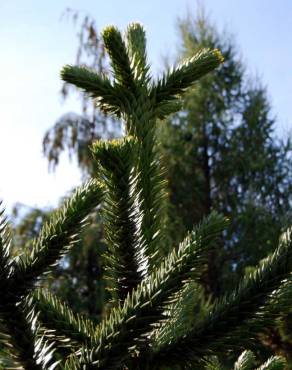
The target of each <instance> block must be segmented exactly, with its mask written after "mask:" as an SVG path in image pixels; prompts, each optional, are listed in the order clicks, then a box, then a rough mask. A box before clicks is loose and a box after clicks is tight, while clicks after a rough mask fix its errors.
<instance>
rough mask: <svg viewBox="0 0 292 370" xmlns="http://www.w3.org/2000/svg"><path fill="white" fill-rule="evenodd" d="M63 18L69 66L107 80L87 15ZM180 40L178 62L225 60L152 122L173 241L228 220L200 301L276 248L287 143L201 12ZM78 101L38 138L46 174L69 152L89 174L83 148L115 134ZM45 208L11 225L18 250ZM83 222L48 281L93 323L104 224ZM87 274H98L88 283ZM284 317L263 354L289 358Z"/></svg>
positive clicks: (186, 23) (261, 91) (287, 179)
mask: <svg viewBox="0 0 292 370" xmlns="http://www.w3.org/2000/svg"><path fill="white" fill-rule="evenodd" d="M66 15H67V16H68V17H69V18H70V19H73V21H74V22H75V24H76V27H77V28H78V35H77V36H78V47H77V56H76V61H75V63H76V64H77V65H86V66H88V67H91V68H95V69H97V70H98V71H99V72H100V73H104V74H107V72H108V68H109V67H108V61H107V59H106V57H105V53H104V47H103V45H102V42H101V41H100V40H99V38H98V36H97V35H98V34H99V33H98V30H97V26H96V23H95V21H94V19H93V18H92V17H91V16H89V15H85V16H84V15H82V14H81V13H78V12H74V11H72V10H68V11H66ZM179 35H180V50H178V52H177V60H179V59H181V58H183V57H185V56H189V55H192V54H194V52H195V51H196V50H198V49H200V48H202V47H208V48H218V49H220V50H221V51H222V54H223V55H224V58H225V63H224V65H223V66H222V68H219V69H218V70H216V71H215V72H213V73H212V74H210V75H208V76H206V77H204V78H203V79H201V80H200V81H199V82H198V83H197V85H196V87H195V88H194V89H192V90H191V91H190V92H189V93H188V95H187V97H186V99H185V101H184V102H183V109H182V110H181V112H180V113H179V114H176V115H174V116H171V117H169V118H168V119H167V120H165V121H163V122H161V125H160V129H159V135H160V138H161V140H162V142H163V145H162V148H161V150H162V152H163V157H164V161H165V167H166V168H167V177H168V186H169V200H170V207H169V225H168V226H169V233H170V237H171V240H172V241H173V243H177V241H179V240H181V238H182V236H183V235H184V234H185V232H186V230H189V229H191V227H192V225H194V224H196V223H198V222H199V221H200V220H201V219H202V217H203V216H204V215H207V214H209V213H210V212H211V210H212V209H216V210H218V211H219V212H221V213H223V214H224V215H227V216H228V217H230V219H231V221H232V224H231V227H230V228H229V229H228V233H227V234H226V235H224V238H223V239H222V245H221V249H218V250H216V251H214V252H212V254H210V256H209V266H208V269H207V271H206V273H205V275H204V278H203V279H202V286H203V288H204V291H205V295H206V297H207V298H210V299H211V300H214V299H215V298H216V297H219V296H220V295H221V293H222V292H223V291H224V290H225V289H228V288H231V287H232V286H234V284H235V283H236V282H237V279H238V277H239V275H240V274H241V273H242V272H244V271H249V270H250V269H252V268H253V266H255V265H256V263H257V262H259V261H260V260H261V259H263V258H264V257H265V256H266V255H267V254H268V253H269V252H270V251H272V250H273V249H274V248H275V246H276V242H277V240H278V237H279V234H280V231H281V230H282V228H283V227H284V226H286V225H287V224H288V220H289V218H290V215H291V209H290V205H291V195H290V194H291V187H292V173H291V168H292V167H291V164H292V163H291V143H290V140H289V139H287V140H283V139H279V138H278V137H277V135H275V132H274V131H275V123H276V122H275V119H274V117H272V114H271V108H270V104H269V99H268V97H267V91H266V89H265V87H264V86H263V85H262V83H261V82H260V81H259V79H257V78H254V77H252V76H250V75H249V74H248V72H247V69H246V67H245V65H244V64H243V62H242V57H241V55H240V53H239V52H238V46H237V45H236V43H235V41H234V39H233V38H232V37H231V36H230V35H228V34H227V33H226V32H224V33H223V32H219V31H218V30H217V29H216V27H215V26H214V25H213V24H212V23H211V22H210V21H209V19H208V18H207V17H206V16H205V15H204V12H202V11H201V12H199V14H198V15H197V16H195V17H192V16H188V17H186V18H185V19H181V20H179ZM73 93H76V91H74V90H73V88H72V87H71V86H70V87H69V86H68V85H66V84H64V85H63V86H62V89H61V95H62V97H63V98H64V100H66V99H67V98H68V97H69V96H71V94H73ZM79 98H80V102H81V113H75V112H74V113H72V112H70V113H67V114H65V115H64V116H62V117H60V118H59V119H58V121H57V122H56V123H55V125H54V126H53V127H52V128H50V129H49V130H48V131H47V132H46V133H45V135H44V139H43V153H44V155H45V156H46V158H47V159H48V163H49V165H50V167H51V168H52V169H55V168H56V167H57V165H58V163H59V160H60V156H61V154H62V153H63V152H67V153H68V154H69V156H76V158H77V160H78V165H79V167H80V170H81V172H82V174H83V177H87V176H88V175H89V174H91V173H92V171H93V161H92V158H91V154H90V152H89V150H88V147H89V146H90V145H91V144H92V142H93V141H95V140H96V139H99V138H101V137H102V138H111V137H117V136H121V135H122V131H121V125H120V123H119V122H118V121H113V120H112V119H109V118H108V117H107V116H105V115H102V114H101V113H100V112H98V111H97V110H96V109H95V106H94V104H92V101H91V100H90V99H87V98H86V97H84V96H82V95H80V96H79ZM48 212H49V211H46V210H31V211H28V212H26V215H25V217H23V218H22V219H21V220H20V221H19V222H17V224H16V231H17V238H16V240H15V245H16V247H17V248H21V247H22V246H23V244H24V243H26V242H27V240H29V239H30V238H31V236H32V234H33V233H34V232H36V231H38V228H39V225H40V224H41V222H40V221H41V220H43V218H46V217H47V214H48ZM91 217H92V218H93V219H94V220H95V222H94V223H93V224H91V226H90V228H89V229H86V230H85V231H84V233H83V237H82V241H81V242H80V244H79V248H75V249H74V251H73V252H71V253H70V254H69V255H68V257H66V259H65V260H64V261H63V263H62V264H61V265H60V267H59V268H58V270H57V272H56V273H55V275H54V277H53V279H50V280H49V281H48V284H50V285H51V286H52V287H53V288H54V290H55V292H56V293H57V294H58V295H59V296H60V297H61V298H62V299H63V300H65V301H67V302H68V303H69V305H70V306H71V307H72V308H73V309H75V310H76V311H78V312H84V313H87V314H89V315H90V316H91V318H93V319H94V320H96V321H99V319H100V317H101V316H102V315H103V314H104V312H102V311H101V307H102V302H104V301H107V302H110V294H109V293H108V292H107V291H106V286H105V282H104V280H103V262H102V258H100V257H98V256H100V255H102V254H103V252H105V244H104V241H103V238H104V232H103V226H102V222H101V220H100V218H98V216H97V214H96V213H95V212H93V214H92V215H91ZM233 220H234V221H233ZM93 277H95V280H96V277H98V282H97V283H96V284H95V283H93V281H94V279H93ZM291 321H292V320H291V318H290V317H289V315H288V316H287V317H286V318H285V325H283V324H282V326H281V328H280V329H277V328H275V332H273V333H269V335H268V336H267V337H266V338H263V339H262V342H263V343H264V344H265V345H267V346H268V348H269V351H272V352H281V353H284V354H285V355H286V356H289V353H292V341H291V339H292V338H291V335H290V334H289V333H291V332H292V331H290V330H289V327H291V326H292V324H291Z"/></svg>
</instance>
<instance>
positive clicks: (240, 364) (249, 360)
mask: <svg viewBox="0 0 292 370" xmlns="http://www.w3.org/2000/svg"><path fill="white" fill-rule="evenodd" d="M256 364H257V361H256V356H255V355H254V353H253V352H251V351H244V352H242V354H241V355H240V356H239V357H238V359H237V361H236V362H235V364H234V367H233V369H234V370H284V369H285V366H286V361H285V359H284V358H283V357H280V356H272V357H270V358H269V359H268V360H267V361H266V362H265V363H263V364H262V365H261V366H260V367H257V366H256ZM222 369H223V367H222V365H221V364H220V361H219V360H218V358H217V357H212V358H208V359H207V360H206V365H205V370H222Z"/></svg>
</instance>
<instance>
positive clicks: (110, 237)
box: [92, 137, 147, 301]
mask: <svg viewBox="0 0 292 370" xmlns="http://www.w3.org/2000/svg"><path fill="white" fill-rule="evenodd" d="M92 151H93V156H94V158H95V159H96V160H97V162H98V164H99V171H100V175H101V177H102V178H103V181H104V182H105V184H106V187H107V190H108V192H107V196H106V198H105V203H104V207H103V209H104V220H105V231H106V239H107V242H108V246H109V249H108V253H107V255H106V257H107V261H108V263H107V269H108V270H109V271H108V279H110V280H111V284H110V286H111V287H112V290H113V291H114V296H115V298H117V300H121V301H124V300H125V298H126V297H127V295H128V293H130V292H131V291H132V290H133V289H134V288H136V286H137V285H138V284H139V283H140V282H141V280H142V277H143V270H145V268H144V269H143V270H142V268H141V266H143V264H144V265H145V266H147V260H146V259H145V258H144V256H143V246H142V245H141V242H142V241H141V238H140V236H139V222H140V220H139V212H138V207H139V204H137V202H138V199H137V196H136V195H135V185H136V184H135V182H136V175H135V172H134V163H135V157H136V154H137V150H136V142H135V140H133V138H131V137H129V138H125V139H121V140H114V141H110V142H108V141H98V142H96V143H95V144H94V145H93V149H92ZM139 267H140V270H139Z"/></svg>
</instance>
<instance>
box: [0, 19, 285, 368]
mask: <svg viewBox="0 0 292 370" xmlns="http://www.w3.org/2000/svg"><path fill="white" fill-rule="evenodd" d="M103 39H104V44H105V46H106V49H107V51H108V54H109V56H110V58H111V64H112V72H113V79H112V81H111V80H109V79H105V78H104V77H103V76H99V75H97V74H95V72H90V71H87V70H85V69H82V68H81V69H80V68H75V67H68V66H67V67H65V68H64V70H63V71H62V78H63V79H64V80H65V81H67V82H70V83H73V84H75V85H76V86H78V87H81V88H82V89H84V90H85V91H86V92H87V93H89V94H90V95H91V96H93V97H94V98H95V99H97V101H99V102H101V108H105V107H107V109H108V111H110V112H112V113H114V114H116V115H118V116H119V117H122V119H123V121H124V125H125V133H126V137H125V138H122V139H120V140H116V141H112V142H104V141H99V142H97V143H95V144H94V145H93V148H92V152H93V155H94V158H95V160H96V161H97V164H98V165H97V171H96V172H97V176H99V181H97V180H91V181H90V182H89V183H87V184H86V185H85V186H84V187H81V188H80V189H78V190H77V191H76V192H75V194H74V195H73V196H72V198H71V199H70V200H68V201H66V202H65V204H64V206H63V207H62V208H61V209H60V210H59V211H57V212H56V213H55V214H53V216H52V220H51V221H50V222H48V223H47V225H46V226H44V228H43V229H42V230H41V232H40V235H39V237H37V238H36V239H35V240H34V241H33V243H32V246H31V249H28V250H27V251H25V252H24V254H23V255H22V256H20V257H19V258H18V260H13V259H12V258H11V257H10V256H9V253H8V247H7V245H8V244H7V240H6V239H5V238H1V239H0V264H1V267H3V273H2V275H1V276H0V278H1V285H0V286H1V290H2V292H1V293H3V294H2V297H1V298H3V299H2V300H1V304H0V324H1V329H0V330H1V332H2V333H3V334H4V336H5V335H6V336H5V343H6V344H7V345H8V346H10V348H11V349H12V353H13V354H15V355H16V358H17V361H18V362H19V364H20V365H21V366H22V367H23V368H24V369H29V370H31V369H52V368H53V367H57V368H58V369H67V370H69V369H70V370H72V369H73V370H74V369H76V370H77V369H80V370H81V369H82V370H85V369H104V370H106V369H107V370H109V369H162V368H165V367H166V366H169V368H178V369H180V368H189V367H190V366H200V365H202V361H204V359H205V358H206V356H208V355H212V356H216V355H219V354H220V352H221V351H222V349H224V350H225V351H229V352H232V351H233V352H234V351H237V350H238V348H240V347H241V346H242V343H244V344H246V343H247V342H246V341H247V340H248V339H251V338H253V336H254V335H255V334H257V333H259V332H261V331H262V330H264V328H265V326H266V325H268V324H270V322H271V317H272V315H275V314H276V313H277V312H278V310H279V308H280V307H279V305H281V309H283V306H286V305H288V304H289V303H291V298H290V299H289V291H290V286H291V284H290V280H289V278H290V274H291V271H292V240H291V231H290V230H288V231H287V232H286V234H284V235H283V237H282V238H281V240H280V243H279V247H278V248H277V249H276V250H275V252H274V253H273V254H272V255H270V256H269V257H267V259H266V260H265V261H264V262H263V263H262V264H261V265H260V266H259V267H258V268H257V270H256V271H255V272H254V273H253V274H251V275H249V276H246V277H245V278H244V279H243V280H242V283H241V284H240V285H239V286H238V288H237V289H235V290H234V291H232V292H231V293H228V294H226V296H225V297H223V298H220V299H219V300H218V301H217V302H215V304H213V305H211V306H210V307H208V309H207V310H206V312H201V311H200V309H199V308H198V307H199V306H200V305H199V304H198V302H199V299H200V298H199V292H200V281H201V278H202V275H203V273H204V271H205V269H206V265H207V261H208V259H209V256H210V251H212V250H214V248H216V247H217V246H218V244H219V242H218V241H219V240H220V241H221V240H222V233H223V231H224V229H225V228H226V226H227V223H228V220H227V219H226V218H225V217H223V216H220V215H219V214H217V213H216V212H215V211H214V212H211V213H210V214H209V216H208V217H206V218H205V219H204V220H203V221H202V222H201V223H200V224H198V225H197V226H196V227H195V228H194V229H193V231H192V232H190V233H188V234H187V236H186V237H185V238H184V240H183V241H182V242H181V243H180V245H179V246H178V247H175V246H174V247H173V248H172V249H171V250H168V249H167V247H166V239H165V238H164V235H163V233H162V230H163V228H164V223H165V219H164V215H163V207H164V206H163V204H164V202H165V188H164V186H165V185H164V183H163V169H162V168H161V164H160V157H159V149H158V143H157V140H156V129H157V121H158V120H159V118H161V115H162V111H163V112H164V113H166V112H169V111H171V109H172V108H174V105H172V103H173V102H179V99H180V97H181V96H182V95H183V94H184V93H185V91H186V89H187V88H188V87H190V86H193V84H194V82H195V81H196V80H197V79H198V78H200V77H202V76H203V75H205V74H206V73H208V72H210V71H212V70H213V69H214V68H216V67H218V66H219V65H220V63H222V61H223V60H222V56H221V54H220V52H219V51H218V50H213V51H212V50H204V51H202V52H199V53H198V54H197V55H195V56H194V57H192V58H191V59H190V60H186V61H185V62H184V63H183V64H182V65H180V66H178V67H176V68H174V69H173V70H172V71H171V72H168V73H166V74H165V75H164V76H163V77H162V79H159V80H158V81H157V82H154V81H151V80H150V75H149V67H148V64H147V58H146V44H145V33H144V30H143V28H142V27H141V26H140V25H138V24H132V25H130V26H129V27H128V29H127V32H126V36H125V40H124V39H123V37H122V35H121V33H120V32H119V30H118V29H116V28H115V27H107V28H106V29H105V31H104V32H103ZM169 104H171V106H170V105H169ZM161 107H162V110H161ZM165 107H168V108H165ZM170 107H171V109H170ZM102 200H103V202H102V203H101V208H102V209H103V212H102V214H103V221H104V224H105V229H106V240H107V244H108V253H107V267H108V275H109V277H110V278H111V279H112V280H113V281H114V284H113V287H114V291H115V294H113V297H112V298H113V301H114V302H111V304H110V306H111V307H110V309H109V312H108V314H107V316H106V317H105V318H104V319H103V320H102V321H101V322H100V323H99V324H98V325H96V324H95V323H94V322H93V321H90V320H89V319H86V318H85V317H84V316H83V315H80V314H75V313H74V312H73V311H72V310H71V309H69V308H68V306H67V305H66V304H64V303H61V302H60V301H59V299H58V298H57V297H55V296H53V295H52V294H50V293H44V291H42V290H39V291H35V290H34V289H35V288H36V286H38V285H39V284H40V282H41V278H42V276H43V275H44V274H45V273H49V272H50V271H51V270H52V268H53V267H54V266H55V265H56V263H57V262H58V261H59V260H60V258H61V257H62V256H63V255H64V254H65V253H66V252H67V250H68V249H69V247H70V248H71V247H73V245H74V243H75V241H76V238H77V237H78V235H79V234H80V230H81V228H82V226H83V225H84V223H85V220H86V216H87V215H88V214H89V213H90V212H91V211H92V210H93V209H95V208H96V207H97V205H99V204H100V202H101V201H102ZM0 225H1V229H0V230H1V235H2V234H3V232H4V234H5V229H6V225H5V222H3V223H1V224H0ZM162 256H164V258H163V259H162ZM65 262H66V261H65ZM185 313H188V315H192V316H196V315H198V316H200V320H193V319H191V320H190V323H189V325H186V322H185V321H184V320H183V317H184V314H185ZM2 326H3V330H2ZM176 329H177V330H176ZM68 340H69V341H70V342H68ZM68 343H70V345H68ZM251 361H252V356H251V354H250V353H248V352H246V353H245V354H243V355H242V356H241V357H240V359H239V360H238V361H237V363H236V368H237V369H238V370H239V369H247V368H248V366H249V364H250V363H251ZM211 363H212V362H209V365H208V366H209V368H210V366H211V365H210V364H211ZM273 364H276V365H277V364H279V359H277V358H276V359H271V360H270V363H268V365H267V366H274V365H273ZM276 365H275V366H276ZM216 366H217V367H216ZM218 366H219V362H215V361H213V365H212V367H211V368H213V369H216V368H218ZM277 366H278V365H277Z"/></svg>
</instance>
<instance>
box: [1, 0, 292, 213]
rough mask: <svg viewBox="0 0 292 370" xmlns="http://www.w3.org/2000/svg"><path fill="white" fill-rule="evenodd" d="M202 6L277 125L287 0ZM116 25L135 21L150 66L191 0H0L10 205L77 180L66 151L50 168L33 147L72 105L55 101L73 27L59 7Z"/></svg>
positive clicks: (215, 1) (282, 104) (289, 72)
mask: <svg viewBox="0 0 292 370" xmlns="http://www.w3.org/2000/svg"><path fill="white" fill-rule="evenodd" d="M201 3H203V4H205V8H206V10H207V13H209V14H210V16H211V18H212V20H213V21H214V22H215V23H217V25H218V26H219V28H220V29H226V30H228V32H231V33H232V34H233V35H234V36H235V39H236V41H237V44H238V46H239V48H240V51H241V54H242V57H243V60H244V62H245V63H246V64H247V66H248V70H249V71H250V72H251V73H252V75H253V76H255V75H256V74H257V75H258V76H260V78H261V79H262V81H263V82H264V84H265V85H266V86H267V88H268V91H269V97H270V100H271V103H272V108H273V114H275V115H276V116H277V132H279V133H280V134H281V135H285V134H286V133H287V132H288V131H289V130H290V129H291V124H292V33H291V20H292V1H291V0H278V1H275V0H205V1H201ZM67 7H70V8H73V9H78V10H82V11H84V12H88V13H90V14H91V15H92V16H94V17H95V19H96V21H97V24H98V27H99V28H100V29H101V28H103V27H104V26H105V25H107V24H115V25H117V26H119V27H120V28H124V27H125V26H126V25H127V24H128V23H129V22H132V21H140V22H142V23H143V24H144V26H145V28H146V31H147V35H148V51H149V58H150V60H151V61H152V64H153V68H154V70H155V71H157V70H159V68H160V66H161V61H162V58H163V56H165V55H167V54H170V55H173V54H174V53H175V50H176V45H177V43H178V40H177V35H176V28H175V26H176V19H177V17H179V16H184V15H185V14H186V12H187V10H189V11H191V12H195V10H196V8H197V1H194V0H147V1H146V0H144V1H142V0H123V1H122V0H120V1H118V0H106V1H100V0H95V1H93V0H82V1H80V0H75V1H66V0H50V1H37V0H26V1H22V0H11V1H8V0H6V1H5V0H2V1H1V2H0V70H1V78H0V81H1V84H0V174H1V175H0V199H1V198H2V199H4V203H5V204H6V205H7V206H8V208H10V207H11V205H12V204H14V203H16V202H21V203H24V204H26V205H30V206H52V205H53V206H54V205H56V204H57V202H58V199H59V197H60V196H62V195H64V194H65V193H66V191H68V190H69V189H71V188H72V187H73V186H75V185H77V184H79V183H80V174H79V171H78V169H77V168H76V165H75V164H74V163H69V161H68V159H67V158H66V156H64V158H63V159H62V162H61V165H60V166H59V167H58V169H57V171H56V173H54V174H52V173H50V174H49V173H48V166H47V162H46V160H45V159H44V158H42V155H41V140H42V136H43V134H44V132H45V131H46V129H48V128H49V127H50V126H52V125H53V124H54V122H55V121H56V119H57V118H58V117H59V116H60V115H61V114H62V113H65V112H67V111H72V110H75V111H76V110H78V107H79V105H78V103H77V101H74V99H71V100H70V101H69V102H67V103H66V104H62V102H61V99H60V96H59V95H58V92H59V90H60V86H61V83H60V79H59V71H60V69H61V67H62V66H63V65H64V64H66V63H73V62H74V58H75V51H76V45H77V42H76V37H75V33H76V29H74V27H73V25H72V24H71V23H70V22H66V21H64V20H63V21H61V20H60V16H61V14H62V12H63V11H64V9H65V8H67Z"/></svg>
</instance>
